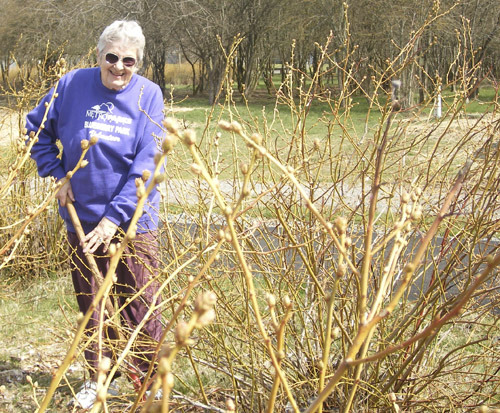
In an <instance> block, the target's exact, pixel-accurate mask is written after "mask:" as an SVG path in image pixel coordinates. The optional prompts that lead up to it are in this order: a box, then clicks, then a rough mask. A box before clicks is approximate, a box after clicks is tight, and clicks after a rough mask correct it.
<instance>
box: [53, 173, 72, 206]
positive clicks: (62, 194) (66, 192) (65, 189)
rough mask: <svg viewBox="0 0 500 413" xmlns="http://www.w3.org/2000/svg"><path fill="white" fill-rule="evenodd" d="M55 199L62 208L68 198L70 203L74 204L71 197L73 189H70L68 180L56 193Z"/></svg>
mask: <svg viewBox="0 0 500 413" xmlns="http://www.w3.org/2000/svg"><path fill="white" fill-rule="evenodd" d="M56 198H57V199H58V200H59V203H60V204H61V206H62V207H65V206H66V202H67V199H68V198H69V199H70V200H71V201H72V202H75V196H74V195H73V189H72V188H71V183H70V181H69V180H68V181H67V182H66V183H65V184H64V185H63V186H61V188H59V191H57V194H56Z"/></svg>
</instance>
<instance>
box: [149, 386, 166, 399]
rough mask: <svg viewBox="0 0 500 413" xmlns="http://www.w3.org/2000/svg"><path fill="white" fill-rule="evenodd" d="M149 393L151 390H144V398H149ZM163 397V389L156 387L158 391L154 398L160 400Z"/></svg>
mask: <svg viewBox="0 0 500 413" xmlns="http://www.w3.org/2000/svg"><path fill="white" fill-rule="evenodd" d="M150 394H151V390H146V399H148V398H149V395H150ZM161 399H163V389H158V391H157V392H156V394H155V400H161Z"/></svg>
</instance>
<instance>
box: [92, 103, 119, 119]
mask: <svg viewBox="0 0 500 413" xmlns="http://www.w3.org/2000/svg"><path fill="white" fill-rule="evenodd" d="M114 108H115V105H113V104H112V103H111V102H107V103H101V104H100V105H95V106H92V109H90V110H87V117H88V118H91V119H100V117H101V116H103V117H104V116H105V115H107V114H108V113H113V109H114Z"/></svg>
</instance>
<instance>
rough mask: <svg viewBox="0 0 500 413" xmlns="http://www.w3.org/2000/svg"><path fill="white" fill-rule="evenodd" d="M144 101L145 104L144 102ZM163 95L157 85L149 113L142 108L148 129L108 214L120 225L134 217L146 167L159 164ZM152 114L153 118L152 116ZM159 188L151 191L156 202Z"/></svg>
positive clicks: (151, 200) (139, 143) (139, 139)
mask: <svg viewBox="0 0 500 413" xmlns="http://www.w3.org/2000/svg"><path fill="white" fill-rule="evenodd" d="M142 104H143V103H142V102H141V106H142ZM163 108H164V104H163V96H162V94H161V91H160V88H159V87H157V86H156V87H155V89H154V93H153V98H152V99H151V103H150V105H149V110H147V109H145V112H146V113H147V115H148V116H146V115H144V114H143V113H142V112H141V116H143V117H144V118H145V119H144V121H145V122H144V124H145V125H144V129H143V131H144V132H143V134H142V136H140V137H138V145H137V150H136V155H135V158H134V160H133V162H132V165H131V168H130V171H129V173H128V176H127V182H126V183H125V185H124V186H123V188H122V189H121V191H120V192H119V193H118V194H117V195H116V196H115V197H114V198H113V200H112V201H111V203H110V204H109V207H108V208H107V211H106V213H105V217H106V218H108V219H109V220H110V221H112V222H114V223H115V224H117V225H121V224H123V223H126V222H128V221H130V220H131V219H132V216H133V215H134V212H135V209H136V207H137V194H136V192H137V188H136V185H135V180H136V178H139V177H141V176H142V173H143V171H144V170H145V169H147V170H149V171H151V172H152V171H153V169H154V168H155V164H154V156H155V154H156V153H157V152H159V146H158V145H157V143H156V142H157V140H156V139H155V136H156V137H160V136H161V134H162V128H161V126H160V125H161V121H162V120H163ZM148 117H150V118H151V119H148ZM156 195H157V191H156V189H155V190H153V192H152V193H151V194H150V195H149V201H150V202H154V199H155V198H156Z"/></svg>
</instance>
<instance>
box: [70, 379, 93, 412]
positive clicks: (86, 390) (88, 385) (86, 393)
mask: <svg viewBox="0 0 500 413" xmlns="http://www.w3.org/2000/svg"><path fill="white" fill-rule="evenodd" d="M96 396H97V383H96V382H95V381H92V380H87V381H86V382H85V383H83V385H82V387H80V390H79V391H78V393H76V394H75V397H74V398H73V399H72V400H70V401H69V403H68V406H76V407H81V408H82V409H86V410H88V409H91V408H92V406H93V405H94V403H95V399H96Z"/></svg>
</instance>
